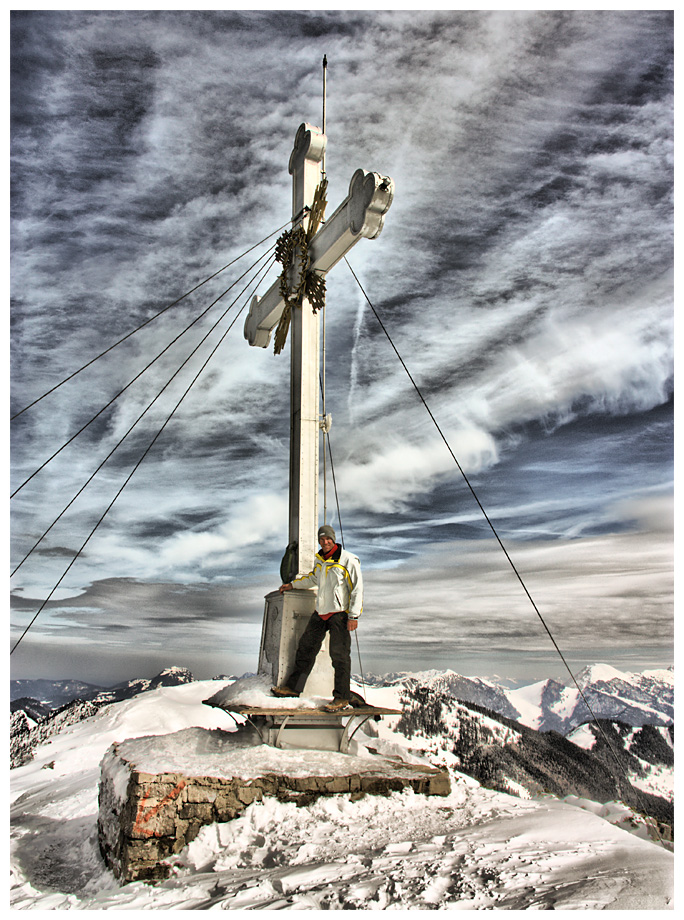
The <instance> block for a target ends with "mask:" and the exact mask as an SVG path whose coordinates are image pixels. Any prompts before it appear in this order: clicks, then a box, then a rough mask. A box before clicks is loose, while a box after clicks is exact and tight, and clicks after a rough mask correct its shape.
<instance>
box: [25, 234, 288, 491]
mask: <svg viewBox="0 0 684 920" xmlns="http://www.w3.org/2000/svg"><path fill="white" fill-rule="evenodd" d="M273 249H274V246H271V248H270V249H269V250H267V251H266V252H265V253H264V254H263V255H261V256H259V258H258V259H257V260H256V261H255V262H253V263H252V264H251V265H250V266H249V268H247V269H246V270H245V271H244V272H243V273H242V274H241V275H240V277H239V278H236V280H235V281H234V282H233V283H232V284H231V285H230V286H229V287H227V288H226V290H225V291H223V293H222V294H219V296H218V297H217V298H216V299H215V300H213V301H212V302H211V303H210V304H209V306H208V307H206V308H205V309H204V310H203V311H202V312H201V313H200V314H199V315H198V316H196V317H195V319H193V321H192V322H191V323H190V324H189V325H187V326H186V327H185V329H183V330H182V331H181V332H179V333H178V335H177V336H175V337H174V338H173V339H172V340H171V341H170V342H169V343H168V345H166V346H165V347H164V348H163V349H162V350H161V351H160V352H159V354H158V355H156V357H154V358H153V359H152V360H151V361H150V362H149V363H148V364H147V365H146V366H145V367H144V368H143V369H142V370H141V371H140V372H139V373H137V374H136V375H135V377H133V378H132V379H131V380H129V381H128V383H127V384H126V385H125V386H124V387H123V388H122V389H121V390H119V392H118V393H117V394H116V395H115V396H113V397H112V398H111V399H110V400H109V402H108V403H107V404H106V405H104V406H103V407H102V408H101V409H100V410H99V411H98V412H96V413H95V415H94V416H93V417H92V418H91V419H89V421H87V422H86V423H85V425H82V426H81V427H80V428H79V429H78V431H77V432H76V433H75V434H73V435H72V436H71V437H70V438H69V439H68V441H66V442H65V443H64V444H62V446H61V447H60V448H58V450H56V451H55V452H54V453H53V454H51V455H50V456H49V457H48V458H47V460H45V461H44V462H43V463H42V464H41V465H40V466H39V467H38V469H36V470H34V471H33V473H31V475H30V476H29V477H28V479H25V480H24V481H23V482H22V483H21V485H19V486H17V488H16V489H15V490H14V492H12V493H11V494H10V499H12V498H14V497H15V495H16V494H17V493H18V492H20V491H21V490H22V489H23V488H24V486H26V485H28V483H29V482H31V480H32V479H33V478H34V476H37V475H38V473H40V471H41V470H43V469H45V467H46V466H47V465H48V463H50V462H51V461H52V460H54V459H55V457H57V456H58V455H59V454H60V453H61V452H62V451H63V450H64V449H65V448H66V447H68V446H69V444H71V442H72V441H74V440H75V439H76V438H77V437H78V436H79V435H80V434H82V433H83V432H84V431H85V430H86V428H88V427H89V426H90V425H92V423H93V422H94V421H96V419H98V418H99V417H100V416H101V415H102V413H103V412H105V411H106V410H107V409H109V407H110V406H111V405H112V404H113V403H115V402H116V400H117V399H118V398H119V397H120V396H122V395H123V394H124V393H125V392H126V390H127V389H128V388H129V387H130V386H132V385H133V384H134V383H135V382H136V380H139V379H140V377H142V375H143V374H144V373H145V372H146V371H148V370H149V369H150V368H151V367H152V365H153V364H155V363H156V362H157V361H158V360H159V359H160V358H161V357H162V355H164V354H165V353H166V352H167V351H168V350H169V348H171V346H172V345H175V343H176V342H177V341H178V340H179V339H180V338H181V337H182V336H183V335H185V333H186V332H188V330H190V329H191V328H192V327H193V326H194V325H195V323H197V322H199V320H201V319H202V317H204V316H206V314H207V313H208V312H209V310H211V308H212V307H214V306H215V305H216V304H217V303H218V302H219V300H221V299H222V298H223V297H225V296H226V294H227V293H228V291H230V290H231V289H232V288H234V287H235V285H236V284H237V283H238V282H239V281H242V279H243V278H244V277H245V275H247V274H248V273H249V272H250V271H251V270H252V269H253V268H254V267H255V266H256V265H258V264H259V262H261V261H262V259H265V258H266V257H267V256H268V255H269V254H270V253H271V251H272V250H273Z"/></svg>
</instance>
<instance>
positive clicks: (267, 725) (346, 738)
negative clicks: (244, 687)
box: [204, 698, 401, 754]
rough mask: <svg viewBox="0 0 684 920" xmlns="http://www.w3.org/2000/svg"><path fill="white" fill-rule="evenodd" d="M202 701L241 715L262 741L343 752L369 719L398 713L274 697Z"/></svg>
mask: <svg viewBox="0 0 684 920" xmlns="http://www.w3.org/2000/svg"><path fill="white" fill-rule="evenodd" d="M204 702H205V703H206V704H207V705H209V706H214V707H215V708H216V709H222V710H223V711H224V712H227V713H228V714H229V715H231V716H233V717H235V716H236V715H239V716H243V718H244V719H246V720H247V722H248V724H249V725H251V726H252V728H253V729H254V730H255V731H256V733H257V734H258V735H259V738H260V739H261V740H262V741H263V742H264V744H269V745H271V746H272V747H280V748H285V747H287V748H303V749H309V750H312V749H313V750H316V749H318V750H328V751H339V752H340V753H342V754H347V753H349V745H350V743H351V741H352V738H353V737H354V735H355V734H356V732H357V731H358V730H359V729H360V728H361V727H362V726H363V725H365V723H366V722H368V720H369V719H379V718H381V717H382V716H400V715H401V711H400V710H398V709H386V708H385V707H382V706H360V707H359V708H351V709H344V710H342V711H340V712H327V711H326V710H325V709H323V708H320V709H314V708H312V707H310V706H308V707H305V706H299V707H295V706H278V705H277V703H275V701H274V705H273V706H246V705H244V704H241V703H238V702H233V701H230V700H228V701H226V702H225V703H218V702H216V700H215V699H214V698H212V699H211V700H205V701H204ZM235 721H236V722H237V719H236V720H235Z"/></svg>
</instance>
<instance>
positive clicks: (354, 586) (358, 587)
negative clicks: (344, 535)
mask: <svg viewBox="0 0 684 920" xmlns="http://www.w3.org/2000/svg"><path fill="white" fill-rule="evenodd" d="M318 542H319V544H320V546H321V550H320V552H319V553H316V563H315V565H314V568H313V571H312V572H309V574H308V575H303V576H302V577H301V578H295V580H294V581H292V582H289V583H288V584H284V585H281V586H280V589H279V590H280V593H281V594H282V593H283V591H291V590H292V588H294V587H297V588H314V587H315V588H316V589H317V595H316V610H315V611H314V612H313V614H312V615H311V618H310V620H309V622H308V623H307V626H306V629H305V630H304V632H303V634H302V638H301V639H300V640H299V645H298V647H297V654H296V656H295V665H294V670H293V672H292V673H291V674H290V676H289V678H288V679H287V681H286V682H285V684H284V685H283V686H280V687H272V688H271V692H272V693H273V695H274V696H299V694H300V693H301V692H302V690H303V689H304V684H305V683H306V681H307V678H308V676H309V674H310V673H311V669H312V668H313V666H314V662H315V661H316V656H317V655H318V652H319V651H320V648H321V645H322V644H323V640H324V639H325V634H326V633H327V632H329V633H330V659H331V661H332V665H333V669H334V672H335V686H334V690H333V699H332V702H331V703H330V704H329V705H328V706H326V707H325V708H326V710H327V711H328V712H339V711H340V710H344V709H349V708H351V704H350V702H349V679H350V677H351V635H350V633H351V632H353V631H354V630H355V629H356V627H357V626H358V618H359V616H360V615H361V612H362V610H363V580H362V578H361V565H360V563H359V560H358V557H357V556H355V555H354V554H353V553H348V552H347V551H346V550H344V549H342V547H341V546H339V545H338V544H337V542H336V540H335V531H334V530H333V529H332V527H331V526H330V525H329V524H324V525H323V526H322V527H321V528H320V529H319V531H318Z"/></svg>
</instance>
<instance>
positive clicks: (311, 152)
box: [289, 124, 326, 575]
mask: <svg viewBox="0 0 684 920" xmlns="http://www.w3.org/2000/svg"><path fill="white" fill-rule="evenodd" d="M325 145H326V137H325V135H324V134H323V133H322V132H321V131H320V130H319V129H318V128H316V127H314V126H313V125H309V124H303V125H301V126H300V128H299V130H298V131H297V136H296V138H295V144H294V149H293V151H292V155H291V157H290V166H289V170H290V175H291V176H292V223H293V229H296V227H297V226H298V225H301V226H302V227H303V229H304V230H306V229H307V227H308V223H309V212H308V210H305V209H308V208H310V207H311V204H312V202H313V198H314V193H315V191H316V188H317V186H318V183H319V181H320V175H321V165H320V164H321V159H322V158H323V156H324V154H325ZM296 259H297V254H295V260H296ZM290 336H291V337H290V501H289V542H290V543H292V542H296V543H297V546H298V550H299V551H298V574H299V575H304V574H306V573H307V572H310V571H311V570H312V569H313V566H314V556H315V554H316V549H317V546H316V532H317V530H318V466H319V459H318V458H319V432H320V426H319V419H320V413H319V406H320V390H319V378H320V318H319V316H318V315H317V314H315V313H314V312H313V310H312V309H311V305H310V303H309V301H308V300H307V298H306V297H304V298H303V300H302V304H301V307H299V306H295V307H293V308H292V319H291V333H290Z"/></svg>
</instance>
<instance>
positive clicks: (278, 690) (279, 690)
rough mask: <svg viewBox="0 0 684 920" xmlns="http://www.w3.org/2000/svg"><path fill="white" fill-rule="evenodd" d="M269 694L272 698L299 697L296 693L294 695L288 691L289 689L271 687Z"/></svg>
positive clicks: (292, 691)
mask: <svg viewBox="0 0 684 920" xmlns="http://www.w3.org/2000/svg"><path fill="white" fill-rule="evenodd" d="M271 693H272V694H273V696H299V694H298V693H295V691H294V690H290V688H289V687H271Z"/></svg>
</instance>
